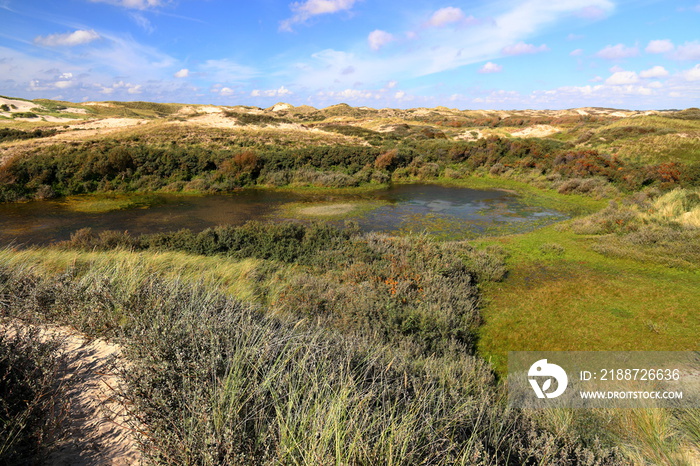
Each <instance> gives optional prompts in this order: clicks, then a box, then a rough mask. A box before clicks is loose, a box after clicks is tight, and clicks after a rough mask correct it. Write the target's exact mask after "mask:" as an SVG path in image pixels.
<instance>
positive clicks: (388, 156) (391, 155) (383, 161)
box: [374, 149, 399, 170]
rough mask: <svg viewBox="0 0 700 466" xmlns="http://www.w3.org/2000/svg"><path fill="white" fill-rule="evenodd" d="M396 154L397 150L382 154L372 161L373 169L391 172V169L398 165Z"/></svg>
mask: <svg viewBox="0 0 700 466" xmlns="http://www.w3.org/2000/svg"><path fill="white" fill-rule="evenodd" d="M398 153H399V151H398V149H391V150H388V151H386V152H384V153H382V154H381V155H379V157H377V159H376V160H375V161H374V168H376V169H377V170H391V169H392V168H395V167H396V164H397V163H398V159H397V155H398Z"/></svg>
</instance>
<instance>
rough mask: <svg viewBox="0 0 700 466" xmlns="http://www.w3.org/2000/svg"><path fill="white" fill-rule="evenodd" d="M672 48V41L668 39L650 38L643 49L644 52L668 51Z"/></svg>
mask: <svg viewBox="0 0 700 466" xmlns="http://www.w3.org/2000/svg"><path fill="white" fill-rule="evenodd" d="M673 48H674V45H673V42H671V41H670V40H668V39H662V40H652V41H650V42H649V45H647V48H646V49H644V50H645V52H646V53H668V52H671V51H672V50H673Z"/></svg>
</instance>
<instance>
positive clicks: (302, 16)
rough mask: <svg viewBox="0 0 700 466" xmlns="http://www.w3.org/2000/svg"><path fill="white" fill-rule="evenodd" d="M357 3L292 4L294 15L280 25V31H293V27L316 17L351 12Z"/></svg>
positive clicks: (309, 0)
mask: <svg viewBox="0 0 700 466" xmlns="http://www.w3.org/2000/svg"><path fill="white" fill-rule="evenodd" d="M356 1H357V0H306V1H305V2H295V3H292V4H291V5H289V7H290V9H291V10H292V11H293V12H294V15H293V16H292V17H291V18H288V19H285V20H284V21H282V22H281V23H280V30H281V31H291V30H292V26H293V25H295V24H300V23H302V24H303V23H305V22H306V21H307V20H309V19H311V18H313V17H314V16H318V15H326V14H331V13H337V12H339V11H346V10H349V9H351V8H352V7H353V5H354V4H355V2H356Z"/></svg>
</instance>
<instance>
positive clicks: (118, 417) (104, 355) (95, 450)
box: [0, 321, 141, 465]
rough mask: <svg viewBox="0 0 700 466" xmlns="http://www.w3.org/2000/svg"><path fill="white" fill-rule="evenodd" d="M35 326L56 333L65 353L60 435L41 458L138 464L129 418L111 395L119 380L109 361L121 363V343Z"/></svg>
mask: <svg viewBox="0 0 700 466" xmlns="http://www.w3.org/2000/svg"><path fill="white" fill-rule="evenodd" d="M14 323H15V324H19V325H26V324H24V323H21V322H19V321H15V322H14ZM0 328H6V329H8V330H9V333H10V335H11V334H12V333H13V331H12V330H13V329H12V326H11V325H4V324H0ZM40 332H41V335H42V336H43V337H45V338H46V339H49V338H52V337H54V336H58V337H59V338H60V339H61V340H62V342H63V344H62V349H63V351H64V352H65V355H66V358H65V359H66V360H65V363H64V365H63V367H62V370H61V373H60V374H59V378H60V380H61V383H62V385H64V386H65V387H66V396H65V399H64V400H62V401H61V406H60V410H64V411H65V412H66V413H67V418H66V420H65V421H64V422H63V423H62V425H61V429H62V430H63V433H64V434H65V435H63V439H62V440H61V441H60V442H59V444H58V445H57V447H56V448H55V449H54V451H53V452H52V453H51V454H50V455H49V456H48V457H47V458H46V461H45V463H46V464H52V465H93V464H100V465H132V464H140V463H141V454H140V452H139V450H138V448H137V445H138V444H137V442H136V439H135V435H134V431H133V429H132V428H130V427H129V425H130V424H131V425H133V422H131V419H130V418H129V416H128V413H127V412H126V410H125V408H124V407H123V406H122V405H121V404H120V403H119V402H118V401H117V397H116V396H115V391H116V390H117V389H119V387H120V386H121V383H122V382H121V380H120V378H119V377H118V376H117V374H116V373H115V365H116V364H119V363H121V364H123V363H124V361H123V360H121V356H120V355H121V348H120V347H119V346H118V345H115V344H112V343H108V342H106V341H104V340H101V339H96V340H89V339H88V338H87V337H85V336H84V335H81V334H79V333H78V332H76V331H75V330H72V329H70V328H67V327H59V326H42V327H41V328H40ZM60 410H59V411H60Z"/></svg>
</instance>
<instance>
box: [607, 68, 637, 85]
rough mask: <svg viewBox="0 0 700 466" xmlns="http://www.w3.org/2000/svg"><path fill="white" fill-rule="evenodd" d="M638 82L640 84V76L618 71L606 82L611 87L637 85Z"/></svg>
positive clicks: (631, 72) (630, 72)
mask: <svg viewBox="0 0 700 466" xmlns="http://www.w3.org/2000/svg"><path fill="white" fill-rule="evenodd" d="M637 82H639V76H637V73H635V72H634V71H618V72H616V73H613V75H612V76H610V77H609V78H608V79H606V80H605V84H608V85H610V86H620V85H625V84H635V83H637Z"/></svg>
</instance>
